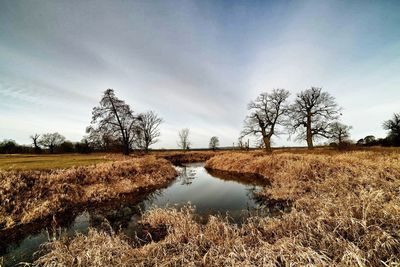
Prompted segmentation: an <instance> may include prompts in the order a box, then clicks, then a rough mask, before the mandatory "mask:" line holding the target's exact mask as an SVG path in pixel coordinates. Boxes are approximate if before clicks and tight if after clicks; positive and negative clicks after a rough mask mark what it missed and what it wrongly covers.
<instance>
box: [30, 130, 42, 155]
mask: <svg viewBox="0 0 400 267" xmlns="http://www.w3.org/2000/svg"><path fill="white" fill-rule="evenodd" d="M30 138H31V139H32V142H33V147H34V149H35V153H39V152H40V146H39V138H40V134H37V133H35V134H33V135H31V136H30Z"/></svg>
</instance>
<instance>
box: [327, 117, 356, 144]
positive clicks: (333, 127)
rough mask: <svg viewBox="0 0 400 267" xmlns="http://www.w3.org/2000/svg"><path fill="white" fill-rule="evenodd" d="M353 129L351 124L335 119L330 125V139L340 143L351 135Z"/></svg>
mask: <svg viewBox="0 0 400 267" xmlns="http://www.w3.org/2000/svg"><path fill="white" fill-rule="evenodd" d="M351 129H352V127H351V126H348V125H345V124H343V123H340V122H338V121H335V122H333V123H331V124H330V126H329V133H330V139H331V140H332V141H334V142H336V143H337V144H338V145H340V144H342V143H343V142H345V141H346V140H347V139H348V138H349V137H350V130H351Z"/></svg>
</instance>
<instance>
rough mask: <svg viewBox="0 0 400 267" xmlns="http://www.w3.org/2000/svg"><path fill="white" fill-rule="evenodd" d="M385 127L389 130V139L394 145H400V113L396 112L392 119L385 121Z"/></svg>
mask: <svg viewBox="0 0 400 267" xmlns="http://www.w3.org/2000/svg"><path fill="white" fill-rule="evenodd" d="M383 128H384V129H385V130H388V131H389V135H388V138H387V139H388V140H389V141H390V143H391V144H392V145H395V146H400V113H394V114H393V118H392V119H391V120H387V121H385V122H384V123H383Z"/></svg>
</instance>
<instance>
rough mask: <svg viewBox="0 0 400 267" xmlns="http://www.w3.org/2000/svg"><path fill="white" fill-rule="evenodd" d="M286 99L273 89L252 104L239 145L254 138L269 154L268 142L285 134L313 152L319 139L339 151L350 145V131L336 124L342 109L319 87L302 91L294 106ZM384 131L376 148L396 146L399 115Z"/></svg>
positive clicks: (282, 92) (281, 91)
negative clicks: (247, 139)
mask: <svg viewBox="0 0 400 267" xmlns="http://www.w3.org/2000/svg"><path fill="white" fill-rule="evenodd" d="M289 95H290V93H289V91H287V90H285V89H274V90H272V91H271V92H264V93H261V94H260V95H259V96H258V97H257V98H256V99H255V100H253V101H251V102H250V103H249V104H248V110H249V113H250V114H249V115H247V117H246V119H245V122H244V129H243V131H242V134H241V137H240V139H239V140H240V142H241V140H242V138H243V137H245V136H247V135H253V136H256V137H258V139H259V140H260V146H262V147H264V148H265V150H266V151H271V138H272V137H273V136H278V135H280V134H283V133H286V134H289V136H290V137H291V136H294V137H295V139H296V140H298V141H303V140H304V141H306V142H307V147H308V148H309V149H313V148H314V141H315V140H317V139H319V138H325V139H328V140H331V141H332V142H333V144H335V145H337V146H339V147H343V146H347V145H348V144H349V138H350V130H351V129H352V127H351V126H348V125H345V124H343V123H341V122H340V121H339V118H340V116H341V115H342V113H341V110H342V109H341V107H339V105H338V104H337V103H336V100H335V98H334V97H333V96H331V95H330V94H329V93H328V92H323V91H322V88H318V87H311V88H310V89H306V90H304V91H301V92H300V93H298V94H297V95H296V97H295V99H294V101H293V103H289V102H288V98H289ZM383 127H384V129H386V130H388V131H389V134H388V136H387V137H386V138H385V139H382V140H381V141H380V143H377V142H376V143H375V144H382V145H387V146H399V145H400V114H394V115H393V118H392V119H390V120H387V121H385V122H384V124H383ZM364 141H365V140H364ZM364 141H361V140H359V142H358V144H359V145H364V144H371V142H367V141H365V142H364Z"/></svg>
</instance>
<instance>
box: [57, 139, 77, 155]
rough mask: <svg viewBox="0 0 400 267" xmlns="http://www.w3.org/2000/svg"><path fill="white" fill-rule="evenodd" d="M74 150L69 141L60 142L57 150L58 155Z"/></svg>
mask: <svg viewBox="0 0 400 267" xmlns="http://www.w3.org/2000/svg"><path fill="white" fill-rule="evenodd" d="M74 150H75V149H74V144H73V143H72V142H71V141H64V142H62V143H61V144H60V145H59V146H58V149H57V151H58V152H59V153H72V152H74Z"/></svg>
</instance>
